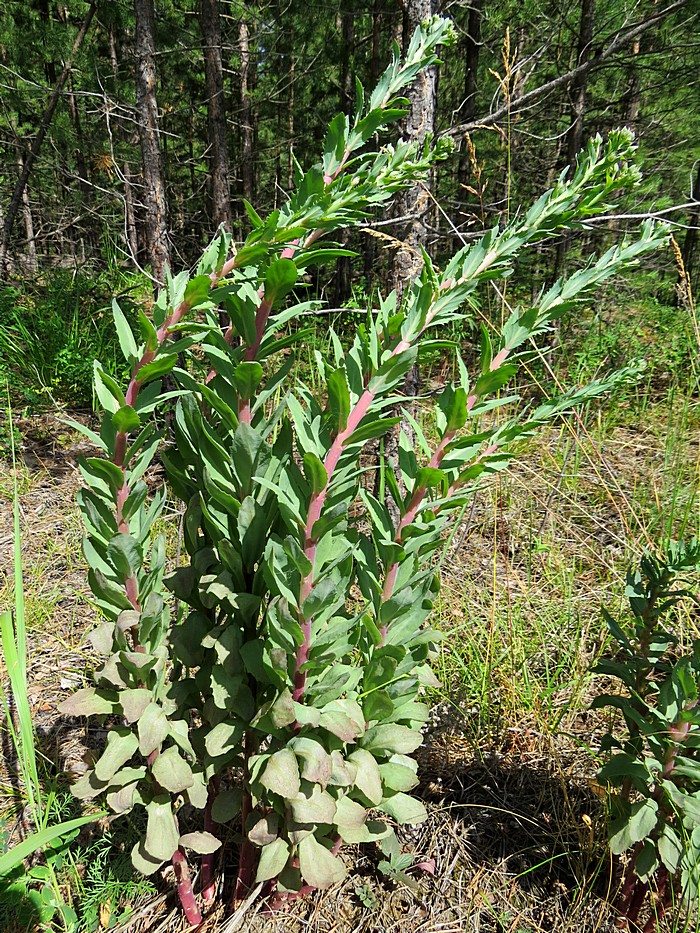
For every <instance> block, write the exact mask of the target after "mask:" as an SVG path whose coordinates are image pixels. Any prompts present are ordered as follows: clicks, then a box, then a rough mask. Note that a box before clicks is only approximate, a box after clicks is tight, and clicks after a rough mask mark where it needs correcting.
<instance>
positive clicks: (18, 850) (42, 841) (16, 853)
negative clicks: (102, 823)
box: [0, 810, 107, 878]
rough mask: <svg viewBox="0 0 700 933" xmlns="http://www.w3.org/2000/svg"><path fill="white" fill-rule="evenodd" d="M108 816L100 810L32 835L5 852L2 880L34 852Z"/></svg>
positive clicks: (0, 866)
mask: <svg viewBox="0 0 700 933" xmlns="http://www.w3.org/2000/svg"><path fill="white" fill-rule="evenodd" d="M104 816H107V811H106V810H100V812H99V813H90V814H89V815H88V816H79V817H76V819H74V820H67V821H66V822H65V823H57V824H55V825H54V826H47V827H46V828H45V829H42V830H40V831H39V832H37V833H32V834H31V835H30V836H28V837H27V838H26V839H23V840H22V842H19V843H17V845H14V846H13V847H12V848H11V849H10V850H9V852H3V853H2V854H1V855H0V878H2V877H4V876H5V875H8V874H9V873H10V872H11V871H13V870H14V869H15V868H17V867H18V866H19V865H21V864H22V862H23V861H24V860H25V859H26V858H29V856H30V855H33V854H34V852H38V851H39V850H40V849H44V848H45V847H46V846H48V845H51V843H53V842H55V841H56V840H57V839H61V838H65V837H66V836H69V835H71V834H72V833H73V832H74V831H75V830H76V829H80V827H81V826H86V825H87V824H88V823H94V822H96V821H97V820H100V819H102V817H104Z"/></svg>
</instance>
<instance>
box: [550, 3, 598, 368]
mask: <svg viewBox="0 0 700 933" xmlns="http://www.w3.org/2000/svg"><path fill="white" fill-rule="evenodd" d="M594 20H595V0H581V20H580V24H579V34H578V46H577V49H576V65H575V67H576V68H580V67H581V66H582V65H586V64H587V63H588V61H589V59H590V57H591V44H592V42H593V24H594ZM587 94H588V72H578V73H577V74H576V76H575V77H574V78H573V79H572V81H571V87H570V91H569V108H570V109H569V118H570V120H571V123H570V125H569V128H568V130H567V132H566V164H567V165H569V166H571V167H573V166H574V164H575V162H576V154H577V153H578V152H579V150H580V149H581V145H582V143H583V121H584V117H585V114H586V98H587ZM569 243H570V237H568V236H563V237H560V239H559V242H558V243H557V249H556V253H555V259H554V272H553V275H552V278H553V279H554V280H556V279H558V278H559V276H560V275H561V272H562V269H563V267H564V263H565V261H566V254H567V251H568V249H569ZM560 327H561V321H557V322H556V324H555V325H554V331H553V336H552V344H551V349H552V350H554V349H555V347H556V344H557V343H558V334H559V329H560Z"/></svg>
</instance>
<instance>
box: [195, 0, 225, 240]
mask: <svg viewBox="0 0 700 933" xmlns="http://www.w3.org/2000/svg"><path fill="white" fill-rule="evenodd" d="M200 23H201V28H202V38H203V39H204V75H205V82H206V90H207V128H208V132H209V140H208V141H209V147H210V155H209V164H210V174H211V209H212V210H211V213H212V220H213V222H214V224H215V225H216V226H219V225H220V224H223V226H224V227H225V228H226V230H228V231H229V232H230V231H231V225H232V216H231V194H230V183H229V164H228V134H227V132H226V103H225V100H224V76H223V69H222V63H221V20H220V18H219V0H202V5H201V14H200Z"/></svg>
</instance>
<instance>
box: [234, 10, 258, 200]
mask: <svg viewBox="0 0 700 933" xmlns="http://www.w3.org/2000/svg"><path fill="white" fill-rule="evenodd" d="M249 39H250V37H249V33H248V23H247V22H246V20H245V17H242V18H241V22H240V25H239V27H238V51H239V54H240V57H241V181H242V185H243V197H244V198H245V199H246V201H253V198H254V191H253V184H254V177H255V176H254V166H253V120H252V110H251V106H250V93H249V92H250V41H249Z"/></svg>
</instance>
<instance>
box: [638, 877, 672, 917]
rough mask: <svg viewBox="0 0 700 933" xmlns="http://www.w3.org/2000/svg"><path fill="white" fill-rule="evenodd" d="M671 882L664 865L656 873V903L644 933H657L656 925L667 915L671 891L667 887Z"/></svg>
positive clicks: (653, 905)
mask: <svg viewBox="0 0 700 933" xmlns="http://www.w3.org/2000/svg"><path fill="white" fill-rule="evenodd" d="M668 882H669V875H668V869H667V868H666V866H665V865H662V866H661V868H660V869H659V870H658V871H657V873H656V892H655V896H654V903H653V904H652V908H651V916H650V917H649V919H648V920H647V922H646V923H645V924H644V930H643V933H655V930H656V924H657V923H658V922H659V921H660V920H661V919H662V918H663V915H664V914H665V913H666V908H667V907H668V905H669V903H670V897H669V896H668V895H669V894H670V890H667V885H668Z"/></svg>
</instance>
